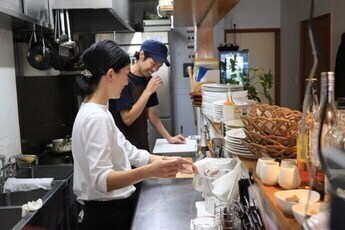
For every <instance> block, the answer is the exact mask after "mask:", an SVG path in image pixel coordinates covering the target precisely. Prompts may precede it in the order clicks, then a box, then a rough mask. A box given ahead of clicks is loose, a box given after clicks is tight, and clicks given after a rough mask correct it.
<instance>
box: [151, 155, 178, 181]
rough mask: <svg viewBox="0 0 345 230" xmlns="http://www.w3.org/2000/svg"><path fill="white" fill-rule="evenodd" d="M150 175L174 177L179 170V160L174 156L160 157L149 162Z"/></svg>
mask: <svg viewBox="0 0 345 230" xmlns="http://www.w3.org/2000/svg"><path fill="white" fill-rule="evenodd" d="M149 166H150V177H159V178H174V177H176V174H177V172H178V170H179V167H180V166H179V161H178V160H177V159H175V158H171V157H169V158H166V157H160V158H155V160H154V161H152V162H151V164H150V165H149Z"/></svg>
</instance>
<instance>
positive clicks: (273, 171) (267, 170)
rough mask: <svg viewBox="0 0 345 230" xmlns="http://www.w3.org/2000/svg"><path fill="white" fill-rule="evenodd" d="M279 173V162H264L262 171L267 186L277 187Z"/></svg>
mask: <svg viewBox="0 0 345 230" xmlns="http://www.w3.org/2000/svg"><path fill="white" fill-rule="evenodd" d="M279 171H280V168H279V162H276V161H269V162H264V163H263V164H262V166H261V170H260V176H261V181H262V183H264V184H265V185H276V184H277V183H278V176H279Z"/></svg>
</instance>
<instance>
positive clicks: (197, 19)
mask: <svg viewBox="0 0 345 230" xmlns="http://www.w3.org/2000/svg"><path fill="white" fill-rule="evenodd" d="M238 2H239V0H202V1H200V0H174V27H189V26H193V27H197V34H196V38H197V47H196V49H197V54H198V57H202V58H209V57H213V46H214V39H213V27H214V26H215V25H216V24H217V23H218V22H219V21H220V20H221V19H222V18H224V16H225V15H226V14H227V13H228V12H229V11H230V10H231V9H232V8H233V7H234V6H235V5H236V4H237V3H238ZM198 44H202V45H198Z"/></svg>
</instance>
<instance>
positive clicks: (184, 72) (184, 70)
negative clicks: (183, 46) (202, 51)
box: [183, 62, 194, 77]
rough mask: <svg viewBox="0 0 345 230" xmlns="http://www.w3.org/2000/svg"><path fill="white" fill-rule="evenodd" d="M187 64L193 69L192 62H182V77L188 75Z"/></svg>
mask: <svg viewBox="0 0 345 230" xmlns="http://www.w3.org/2000/svg"><path fill="white" fill-rule="evenodd" d="M188 66H192V69H193V67H194V64H193V63H192V62H191V63H183V77H189V75H188V70H187V67H188Z"/></svg>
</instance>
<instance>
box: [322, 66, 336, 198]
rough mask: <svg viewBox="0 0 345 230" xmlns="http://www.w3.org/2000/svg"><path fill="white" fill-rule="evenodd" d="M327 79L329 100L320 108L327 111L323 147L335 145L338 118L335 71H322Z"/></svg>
mask: <svg viewBox="0 0 345 230" xmlns="http://www.w3.org/2000/svg"><path fill="white" fill-rule="evenodd" d="M324 79H327V87H326V89H327V93H325V95H327V100H326V103H325V106H324V107H323V108H320V109H321V110H324V111H325V117H324V120H323V123H322V133H321V139H320V141H321V149H322V152H324V151H323V149H325V148H328V147H334V146H335V143H334V139H333V132H334V129H335V128H336V125H337V118H336V108H335V100H334V72H322V73H321V80H322V81H323V82H324V81H326V80H324ZM323 185H324V187H323V188H324V190H323V191H324V193H321V195H324V200H325V201H327V200H328V199H329V198H328V197H329V194H330V185H329V183H328V181H327V178H326V177H324V183H323ZM321 197H323V196H321Z"/></svg>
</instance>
